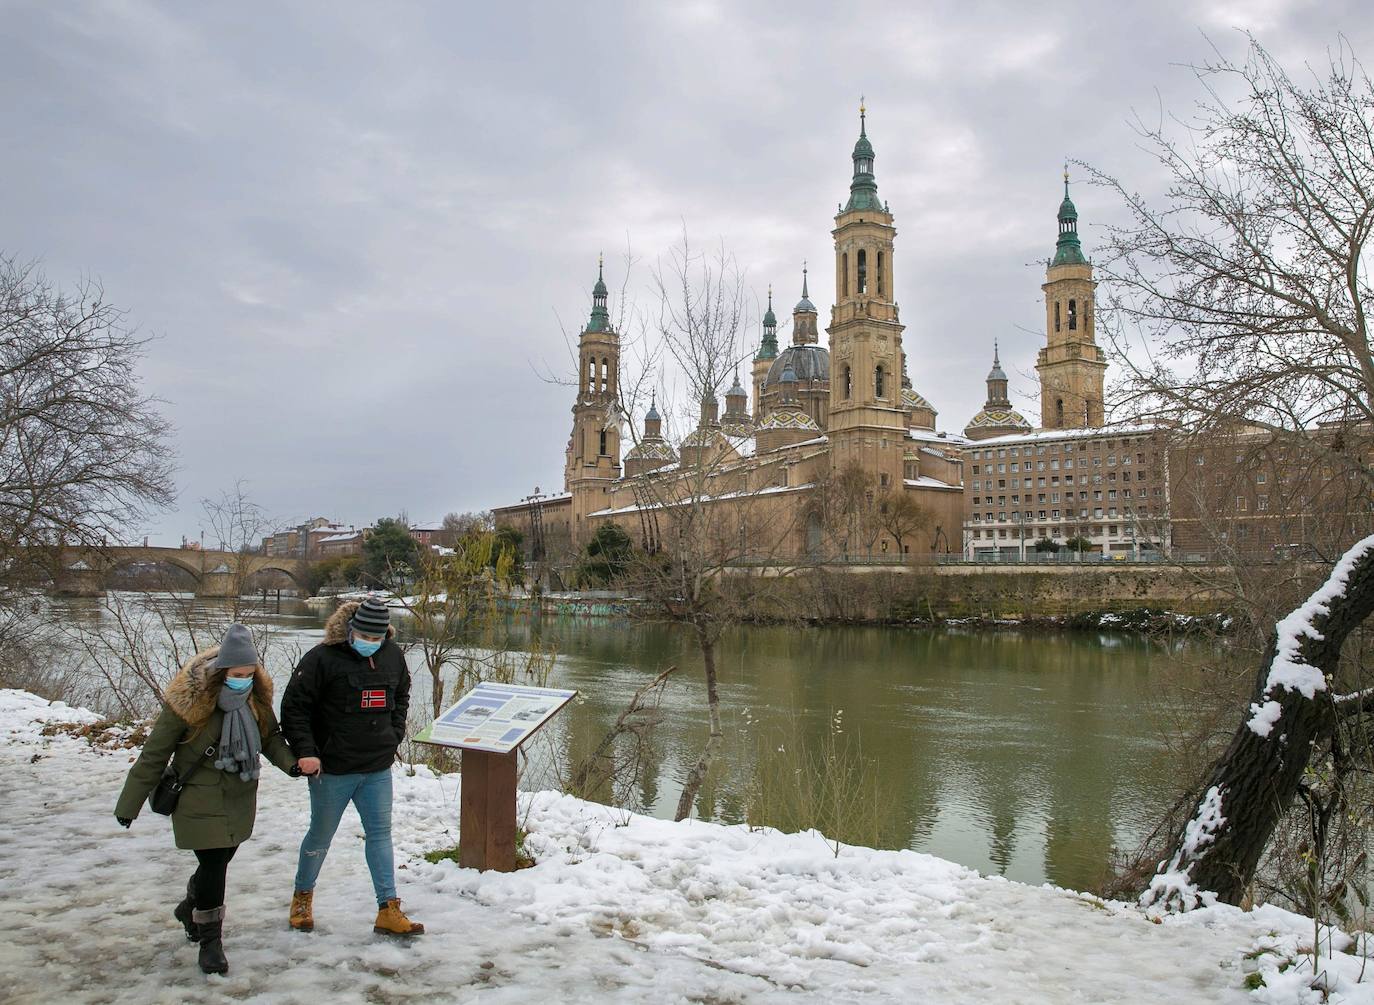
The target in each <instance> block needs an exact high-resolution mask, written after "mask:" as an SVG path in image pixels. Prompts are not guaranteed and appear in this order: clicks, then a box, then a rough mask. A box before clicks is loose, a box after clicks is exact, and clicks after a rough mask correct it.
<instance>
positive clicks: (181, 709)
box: [162, 646, 273, 729]
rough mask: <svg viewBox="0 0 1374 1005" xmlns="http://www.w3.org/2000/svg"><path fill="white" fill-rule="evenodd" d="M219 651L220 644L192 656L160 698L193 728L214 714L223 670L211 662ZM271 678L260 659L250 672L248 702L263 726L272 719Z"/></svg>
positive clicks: (198, 726)
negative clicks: (250, 684) (250, 690)
mask: <svg viewBox="0 0 1374 1005" xmlns="http://www.w3.org/2000/svg"><path fill="white" fill-rule="evenodd" d="M218 655H219V646H215V647H214V648H212V649H206V650H203V651H201V652H198V653H196V654H195V655H194V656H192V657H191V658H190V659H189V660H188V661H187V662H186V665H185V666H184V667H182V668H181V670H180V671H179V672H178V673H177V675H176V676H175V677H173V678H172V681H171V683H170V684H168V685H167V690H166V691H165V692H163V696H162V699H163V701H165V702H166V703H167V706H168V707H169V708H170V709H171V710H172V711H173V712H175V713H176V714H177V715H179V716H180V717H181V718H182V719H184V720H185V721H186V723H187V724H188V725H190V726H191V728H192V729H199V728H200V726H202V725H203V724H204V723H205V722H206V721H207V720H208V719H209V718H210V716H211V715H213V714H214V711H215V707H216V704H217V703H218V702H219V693H220V689H221V688H223V686H224V671H223V670H222V669H216V668H215V667H212V666H211V665H210V664H211V663H213V662H214V660H215V657H216V656H218ZM272 690H273V688H272V678H271V677H268V676H267V671H266V670H265V669H263V666H262V664H261V663H259V664H258V667H257V670H256V671H254V673H253V693H252V694H251V695H250V696H249V698H248V704H249V705H250V706H251V707H252V709H253V716H254V718H256V719H257V720H258V725H260V726H262V727H263V728H264V729H266V728H267V726H268V724H269V723H270V722H271V721H272V718H273V716H272Z"/></svg>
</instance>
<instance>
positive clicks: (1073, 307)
mask: <svg viewBox="0 0 1374 1005" xmlns="http://www.w3.org/2000/svg"><path fill="white" fill-rule="evenodd" d="M1077 330H1078V301H1077V300H1070V301H1069V331H1077Z"/></svg>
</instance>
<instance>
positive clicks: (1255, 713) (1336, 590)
mask: <svg viewBox="0 0 1374 1005" xmlns="http://www.w3.org/2000/svg"><path fill="white" fill-rule="evenodd" d="M1370 552H1374V535H1371V536H1370V537H1367V538H1365V539H1364V540H1363V541H1361V542H1359V543H1358V544H1357V545H1355V546H1354V547H1353V548H1351V549H1350V550H1349V551H1347V552H1346V553H1345V554H1344V555H1342V556H1341V560H1340V561H1339V562H1337V563H1336V565H1335V567H1334V568H1333V569H1332V570H1331V575H1330V576H1329V577H1327V580H1326V582H1325V583H1323V584H1322V585H1321V586H1320V587H1319V588H1318V589H1317V590H1316V591H1315V592H1314V593H1313V594H1312V595H1311V596H1310V597H1308V598H1307V601H1306V602H1305V603H1304V604H1303V605H1302V606H1301V607H1299V608H1298V609H1297V610H1295V611H1293V613H1292V614H1289V615H1288V616H1287V617H1285V618H1284V619H1283V620H1282V621H1280V622H1279V623H1278V624H1276V625H1275V626H1274V631H1275V634H1276V636H1277V638H1276V641H1275V651H1274V659H1273V661H1272V662H1271V663H1270V664H1269V676H1268V678H1267V679H1266V681H1265V685H1264V693H1263V695H1262V696H1261V700H1260V701H1258V702H1254V703H1253V704H1251V706H1250V713H1251V714H1250V720H1249V722H1247V723H1246V725H1247V726H1249V727H1250V730H1251V731H1252V732H1253V733H1254V734H1255V735H1256V736H1261V737H1268V736H1269V734H1270V733H1271V732H1273V729H1274V724H1275V723H1276V722H1278V720H1279V717H1280V716H1281V715H1282V713H1283V705H1282V704H1281V702H1280V701H1279V699H1278V692H1279V689H1280V688H1282V689H1285V690H1287V691H1290V692H1300V693H1301V694H1302V696H1303V697H1304V698H1307V699H1309V700H1310V699H1311V698H1313V697H1314V696H1315V695H1316V694H1317V692H1318V691H1325V690H1326V675H1325V674H1324V673H1323V672H1322V670H1321V669H1320V668H1319V667H1314V666H1312V665H1311V664H1310V663H1308V662H1307V661H1306V660H1305V659H1304V658H1303V654H1302V645H1303V642H1304V640H1307V639H1310V640H1312V641H1314V642H1321V641H1322V640H1323V639H1324V638H1325V636H1324V635H1323V634H1322V633H1321V632H1320V631H1318V630H1317V619H1318V618H1321V619H1323V620H1325V618H1326V617H1327V616H1328V615H1329V614H1330V613H1331V604H1332V603H1333V602H1335V601H1337V600H1339V599H1341V598H1342V597H1344V596H1345V590H1346V586H1347V585H1348V584H1349V582H1350V576H1351V573H1352V572H1354V570H1355V566H1356V565H1357V564H1358V563H1359V562H1360V560H1361V559H1363V558H1364V557H1365V556H1366V555H1367V554H1369V553H1370Z"/></svg>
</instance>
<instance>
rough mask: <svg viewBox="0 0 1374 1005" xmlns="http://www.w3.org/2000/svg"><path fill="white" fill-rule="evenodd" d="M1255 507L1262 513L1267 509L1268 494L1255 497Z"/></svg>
mask: <svg viewBox="0 0 1374 1005" xmlns="http://www.w3.org/2000/svg"><path fill="white" fill-rule="evenodd" d="M1255 509H1257V510H1259V511H1260V512H1261V513H1263V512H1265V511H1266V510H1268V509H1269V497H1268V496H1259V497H1257V498H1256V499H1255Z"/></svg>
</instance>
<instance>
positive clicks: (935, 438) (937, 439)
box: [906, 429, 968, 446]
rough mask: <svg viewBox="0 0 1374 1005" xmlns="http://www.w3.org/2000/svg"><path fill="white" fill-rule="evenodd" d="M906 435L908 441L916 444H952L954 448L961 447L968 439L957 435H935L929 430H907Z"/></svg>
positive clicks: (935, 433)
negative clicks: (914, 441)
mask: <svg viewBox="0 0 1374 1005" xmlns="http://www.w3.org/2000/svg"><path fill="white" fill-rule="evenodd" d="M906 435H907V438H908V439H911V440H916V441H917V442H918V443H953V444H954V445H955V446H962V445H963V444H965V443H967V442H968V437H965V436H960V435H959V434H958V433H937V432H933V431H931V430H929V429H908V430H907V431H906Z"/></svg>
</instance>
